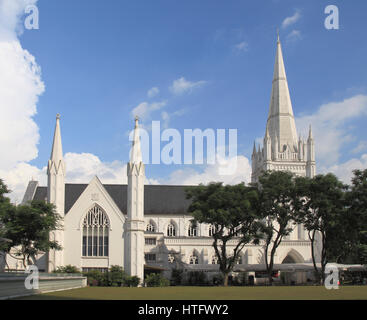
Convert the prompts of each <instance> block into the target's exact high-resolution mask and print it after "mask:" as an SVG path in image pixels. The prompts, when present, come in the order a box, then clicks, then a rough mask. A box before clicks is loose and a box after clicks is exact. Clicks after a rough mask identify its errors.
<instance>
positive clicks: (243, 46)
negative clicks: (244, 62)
mask: <svg viewBox="0 0 367 320" xmlns="http://www.w3.org/2000/svg"><path fill="white" fill-rule="evenodd" d="M234 49H235V50H236V51H237V52H246V51H248V43H247V42H246V41H242V42H240V43H238V44H236V45H235V46H234Z"/></svg>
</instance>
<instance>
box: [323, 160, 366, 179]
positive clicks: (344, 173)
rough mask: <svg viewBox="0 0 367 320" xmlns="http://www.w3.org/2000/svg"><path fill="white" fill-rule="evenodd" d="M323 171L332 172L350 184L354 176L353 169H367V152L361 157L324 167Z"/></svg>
mask: <svg viewBox="0 0 367 320" xmlns="http://www.w3.org/2000/svg"><path fill="white" fill-rule="evenodd" d="M322 169H323V172H324V173H326V172H332V173H334V174H335V175H336V176H337V177H339V179H341V180H342V181H343V182H344V183H347V184H350V183H351V178H352V177H353V170H356V169H360V170H364V169H367V154H363V155H362V156H361V157H360V158H359V159H355V158H353V159H350V160H348V161H346V162H344V163H341V164H335V165H333V166H330V167H328V168H322Z"/></svg>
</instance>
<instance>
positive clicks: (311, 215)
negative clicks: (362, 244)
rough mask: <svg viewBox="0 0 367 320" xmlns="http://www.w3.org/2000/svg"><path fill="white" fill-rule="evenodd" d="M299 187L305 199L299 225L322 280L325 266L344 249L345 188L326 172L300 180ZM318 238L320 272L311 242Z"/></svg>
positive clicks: (346, 226)
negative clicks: (305, 231)
mask: <svg viewBox="0 0 367 320" xmlns="http://www.w3.org/2000/svg"><path fill="white" fill-rule="evenodd" d="M299 181H300V183H299V186H300V189H301V190H302V193H303V195H304V196H305V198H304V200H305V201H304V202H303V204H302V209H301V211H302V222H303V223H304V225H305V228H306V229H307V230H308V235H309V239H310V241H311V254H312V261H313V265H314V269H315V272H316V274H318V275H319V277H320V279H321V281H322V282H323V281H324V279H325V266H326V264H327V263H328V261H330V260H331V259H332V260H334V259H337V258H336V255H340V252H341V251H342V250H343V248H345V244H346V240H347V238H348V236H347V235H348V234H351V233H350V232H348V230H349V231H350V228H348V220H349V219H348V216H347V215H346V213H347V212H346V207H345V191H346V190H347V186H346V185H344V184H343V183H342V182H340V181H339V180H338V178H337V177H336V176H335V175H333V174H331V173H328V174H326V175H317V176H315V177H314V178H312V179H309V178H302V179H300V180H299ZM318 236H319V237H320V246H321V271H320V270H319V269H318V268H317V266H316V258H315V241H316V240H317V237H318Z"/></svg>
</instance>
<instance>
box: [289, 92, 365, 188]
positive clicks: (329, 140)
mask: <svg viewBox="0 0 367 320" xmlns="http://www.w3.org/2000/svg"><path fill="white" fill-rule="evenodd" d="M366 116H367V96H366V95H356V96H353V97H351V98H347V99H344V100H343V101H336V102H330V103H326V104H323V105H321V106H320V107H319V109H318V110H317V111H316V112H315V113H313V114H310V115H304V116H301V117H298V118H296V122H297V128H298V130H299V132H301V133H303V134H304V136H305V135H306V132H307V130H308V126H309V124H312V131H313V135H314V138H315V148H316V160H317V171H318V172H319V173H326V172H332V173H334V174H336V175H337V176H338V177H339V178H340V179H342V180H343V181H344V182H345V183H350V178H351V176H352V170H354V169H363V168H366V167H367V155H366V154H363V155H362V156H361V157H360V158H351V159H349V160H347V161H345V162H342V163H340V157H341V153H342V151H343V152H347V151H346V148H347V147H351V143H352V142H354V141H356V144H357V145H356V147H354V148H353V149H352V150H351V153H360V152H363V151H364V150H365V148H366V141H364V140H362V141H358V138H357V137H356V136H354V135H353V133H352V132H351V131H350V125H351V122H352V121H353V120H356V119H360V118H361V117H366Z"/></svg>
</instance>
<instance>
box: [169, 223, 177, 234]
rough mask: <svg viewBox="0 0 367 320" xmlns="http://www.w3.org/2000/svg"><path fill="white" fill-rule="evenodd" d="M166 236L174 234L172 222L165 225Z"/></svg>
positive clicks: (174, 229)
mask: <svg viewBox="0 0 367 320" xmlns="http://www.w3.org/2000/svg"><path fill="white" fill-rule="evenodd" d="M167 236H168V237H175V236H176V228H175V226H174V225H173V224H172V223H170V224H169V225H168V227H167Z"/></svg>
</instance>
